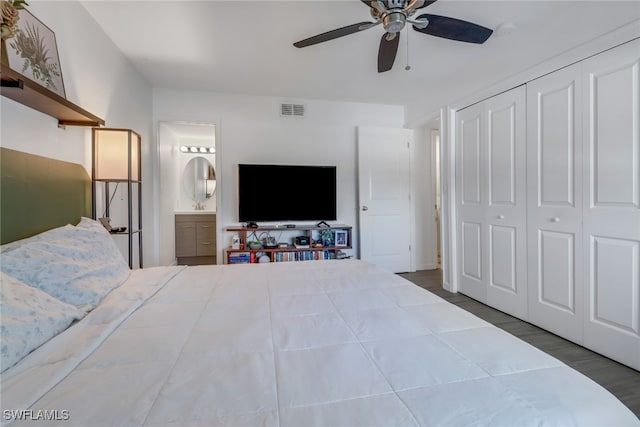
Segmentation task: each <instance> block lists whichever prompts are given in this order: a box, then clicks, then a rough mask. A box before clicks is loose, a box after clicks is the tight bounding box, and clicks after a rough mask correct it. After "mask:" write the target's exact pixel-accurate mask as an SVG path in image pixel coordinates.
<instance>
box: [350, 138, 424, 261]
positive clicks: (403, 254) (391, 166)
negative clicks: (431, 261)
mask: <svg viewBox="0 0 640 427" xmlns="http://www.w3.org/2000/svg"><path fill="white" fill-rule="evenodd" d="M412 138H413V132H412V131H411V130H409V129H397V128H386V127H370V126H361V127H358V186H359V192H358V196H359V202H360V206H359V209H360V215H359V218H360V233H359V235H360V257H361V258H362V259H363V260H366V261H370V262H372V263H374V264H376V265H378V266H380V267H382V268H384V269H387V270H389V271H392V272H394V273H400V272H407V271H410V270H411V257H410V255H411V252H410V245H411V221H410V220H411V215H410V212H411V209H410V208H411V201H410V197H409V194H410V150H409V146H410V142H411V140H412Z"/></svg>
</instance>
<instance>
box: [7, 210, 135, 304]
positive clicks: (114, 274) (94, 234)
mask: <svg viewBox="0 0 640 427" xmlns="http://www.w3.org/2000/svg"><path fill="white" fill-rule="evenodd" d="M0 269H1V270H2V271H3V272H5V273H6V274H8V275H10V276H12V277H15V278H17V279H19V280H21V281H22V282H24V283H26V284H27V285H29V286H33V287H36V288H38V289H40V290H42V291H44V292H46V293H48V294H49V295H51V296H53V297H55V298H57V299H59V300H61V301H63V302H66V303H67V304H71V305H75V306H76V307H78V308H81V309H83V310H86V311H88V310H92V309H93V308H94V307H95V306H96V305H98V303H99V302H100V301H101V300H102V299H103V298H104V297H105V296H106V295H107V294H108V293H109V292H111V290H113V289H114V288H116V287H118V286H120V285H121V284H122V283H124V281H125V280H126V279H127V278H128V277H129V274H130V270H129V266H128V265H127V263H126V262H125V260H124V258H123V257H122V255H121V254H120V251H119V250H118V248H117V247H116V244H115V242H114V241H113V239H112V238H111V236H110V235H109V232H107V231H106V230H105V229H104V227H102V225H100V224H99V223H97V222H96V221H93V220H90V219H88V218H83V219H82V220H81V221H80V224H78V226H77V227H73V226H71V227H65V228H63V232H58V233H55V234H52V235H50V236H48V238H42V239H35V240H32V241H30V242H27V243H26V244H24V245H21V246H20V247H18V248H16V249H12V250H10V251H7V252H4V253H2V254H0Z"/></svg>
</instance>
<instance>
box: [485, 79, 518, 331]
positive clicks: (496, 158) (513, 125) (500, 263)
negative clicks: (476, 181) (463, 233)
mask: <svg viewBox="0 0 640 427" xmlns="http://www.w3.org/2000/svg"><path fill="white" fill-rule="evenodd" d="M525 96H526V92H525V87H524V86H521V87H517V88H515V89H512V90H510V91H508V92H505V93H503V94H500V95H497V96H495V97H492V98H490V99H487V100H486V101H485V102H484V106H485V108H484V113H485V123H486V126H485V128H486V131H485V136H486V138H485V141H486V142H485V143H484V144H483V146H485V147H486V150H487V160H486V162H487V163H486V164H487V167H486V170H487V180H488V187H487V188H488V193H489V194H488V197H487V207H486V210H485V214H486V217H485V223H486V227H487V235H488V247H487V249H486V254H487V257H488V260H487V267H488V278H487V279H488V283H487V303H488V304H489V305H491V306H493V307H496V308H497V309H499V310H502V311H504V312H506V313H509V314H511V315H513V316H516V317H519V318H521V319H525V320H526V319H527V272H526V269H527V267H526V262H527V260H526V202H527V200H526V197H525V194H526V173H525V172H526V170H525V166H526V163H525V156H526V146H525V142H526V133H525V126H526V113H525V107H526V104H525Z"/></svg>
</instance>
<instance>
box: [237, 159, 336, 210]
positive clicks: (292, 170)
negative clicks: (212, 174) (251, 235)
mask: <svg viewBox="0 0 640 427" xmlns="http://www.w3.org/2000/svg"><path fill="white" fill-rule="evenodd" d="M238 219H239V221H240V222H258V221H272V222H278V221H333V220H335V219H336V167H335V166H303V165H259V164H239V165H238Z"/></svg>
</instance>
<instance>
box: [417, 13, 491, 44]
mask: <svg viewBox="0 0 640 427" xmlns="http://www.w3.org/2000/svg"><path fill="white" fill-rule="evenodd" d="M422 18H427V19H428V20H429V25H427V26H426V27H425V28H417V27H416V26H415V25H414V26H413V29H414V30H416V31H418V32H419V33H424V34H429V35H430V36H436V37H442V38H445V39H450V40H456V41H460V42H467V43H477V44H482V43H484V42H485V41H487V39H488V38H489V37H490V36H491V34H492V33H493V30H491V29H489V28H486V27H483V26H481V25H478V24H474V23H472V22H467V21H463V20H461V19H456V18H449V17H447V16H440V15H430V14H428V13H425V14H424V15H420V16H418V18H417V20H420V19H422Z"/></svg>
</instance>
